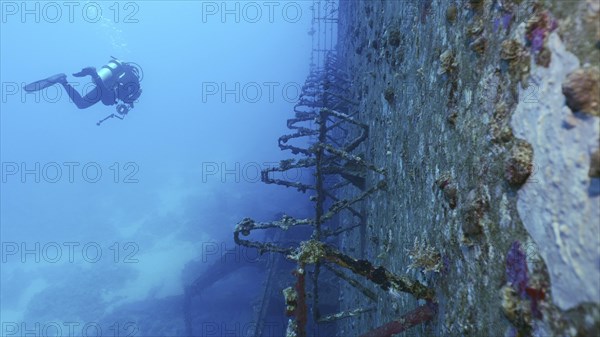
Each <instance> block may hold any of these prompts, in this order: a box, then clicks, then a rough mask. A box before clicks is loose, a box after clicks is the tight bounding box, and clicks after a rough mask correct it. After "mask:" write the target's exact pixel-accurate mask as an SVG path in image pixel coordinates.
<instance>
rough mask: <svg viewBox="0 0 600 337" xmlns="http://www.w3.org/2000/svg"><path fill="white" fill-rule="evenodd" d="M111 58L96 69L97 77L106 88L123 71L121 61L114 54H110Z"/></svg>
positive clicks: (110, 85)
mask: <svg viewBox="0 0 600 337" xmlns="http://www.w3.org/2000/svg"><path fill="white" fill-rule="evenodd" d="M111 58H112V60H110V61H109V62H108V63H107V64H106V65H104V66H102V68H100V70H98V77H100V79H101V80H102V82H103V83H104V85H105V86H106V87H107V88H112V86H113V85H114V83H115V82H116V80H117V79H118V78H119V77H120V76H121V75H123V73H124V72H125V70H124V67H123V62H121V61H119V60H118V59H117V58H116V57H114V56H111Z"/></svg>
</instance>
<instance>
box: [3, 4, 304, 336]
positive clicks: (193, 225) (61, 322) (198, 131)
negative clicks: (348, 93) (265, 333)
mask: <svg viewBox="0 0 600 337" xmlns="http://www.w3.org/2000/svg"><path fill="white" fill-rule="evenodd" d="M253 4H254V5H251V6H247V3H244V2H241V3H238V4H237V7H236V4H234V3H231V2H228V3H227V5H225V6H228V7H223V6H224V5H223V3H222V2H204V3H203V2H199V1H168V2H167V1H143V2H142V1H139V2H119V3H117V2H80V3H76V6H73V5H66V4H65V3H63V2H34V1H31V2H27V3H26V4H25V3H22V2H12V1H2V2H1V10H2V13H1V29H0V42H1V45H0V51H1V54H0V60H1V61H0V77H1V78H0V81H1V83H2V102H1V111H0V112H1V113H0V118H1V120H0V127H1V128H0V131H1V138H0V140H1V145H0V150H1V162H2V183H1V212H0V214H1V219H0V220H1V222H0V235H1V238H0V241H1V242H2V263H1V279H0V281H1V291H0V303H1V304H0V315H1V317H0V321H1V323H2V332H1V333H0V335H2V336H22V335H26V334H27V333H29V335H28V336H70V335H71V336H80V335H84V336H117V335H118V336H128V335H131V336H158V335H170V336H175V335H185V324H184V317H183V314H182V312H181V308H182V304H181V303H182V297H183V291H184V286H185V285H186V284H187V283H189V282H191V280H193V279H194V278H196V277H200V276H201V275H202V274H203V273H210V272H211V270H210V268H212V267H211V266H214V264H213V263H214V261H215V260H218V259H219V258H221V256H222V255H223V254H224V253H226V252H227V251H228V250H229V249H234V248H235V246H234V244H233V240H232V231H233V228H234V226H235V224H236V223H237V221H239V220H241V219H242V218H244V217H247V216H249V217H253V218H256V219H258V220H271V219H272V218H273V216H274V215H275V214H276V213H277V212H279V211H281V210H285V209H287V210H289V209H291V213H293V211H294V210H296V211H297V210H298V209H299V207H297V206H296V205H297V202H298V200H304V199H299V198H302V196H301V195H300V196H299V195H298V194H297V192H295V191H293V190H290V189H285V188H281V187H278V186H276V185H265V184H263V183H261V182H260V181H259V180H260V179H259V176H258V170H259V169H262V168H265V167H267V166H269V165H271V166H272V165H274V164H275V163H276V162H278V161H279V160H281V159H284V158H287V157H288V154H286V153H282V152H281V151H280V150H279V148H278V147H277V138H278V137H279V136H281V135H282V134H285V133H288V132H289V130H287V129H286V119H288V118H290V117H291V116H292V114H293V110H292V108H293V105H294V102H295V99H296V98H297V95H298V92H297V90H298V89H299V87H300V85H301V84H302V83H303V81H304V78H305V77H306V75H307V73H308V67H309V56H310V36H309V35H308V34H307V31H308V30H309V29H310V12H309V10H308V6H309V5H310V4H311V3H310V2H297V3H294V4H295V6H294V7H293V8H290V7H289V6H288V7H287V8H285V11H284V6H285V4H286V3H285V2H282V3H277V2H274V3H272V4H275V5H272V4H271V5H270V6H271V7H269V6H267V5H265V3H262V2H261V3H253ZM23 6H26V7H23ZM69 6H73V7H69ZM84 8H85V10H84ZM298 8H299V9H300V10H301V11H300V12H298V13H296V12H295V11H296V10H297V9H298ZM71 9H72V12H71V13H70V10H71ZM259 10H260V11H261V12H260V13H259V12H258V11H259ZM223 13H225V14H223ZM111 56H114V57H117V58H119V59H122V60H124V61H127V62H135V63H137V64H139V65H140V66H141V68H142V69H143V79H142V82H141V86H142V89H143V93H142V96H141V97H140V98H139V101H138V102H137V103H136V104H135V108H134V109H133V110H132V111H131V112H130V113H129V114H128V115H127V116H126V117H125V119H124V120H117V119H116V118H112V119H109V120H107V121H106V122H105V123H104V124H102V125H101V126H97V125H96V122H98V121H99V120H100V119H102V118H104V117H106V116H107V115H110V114H112V113H114V112H115V107H114V106H106V105H103V104H102V103H97V104H96V105H94V106H92V107H90V108H88V109H85V110H79V109H77V107H76V106H75V105H74V104H73V103H72V102H70V100H69V98H68V96H67V95H66V94H65V92H64V90H63V89H62V88H61V87H60V86H59V85H55V86H53V87H50V88H47V89H45V90H44V91H42V92H39V93H38V94H37V95H36V94H25V92H23V90H22V89H21V88H22V86H23V85H24V84H27V83H30V82H33V81H36V80H39V79H42V78H45V77H47V76H50V75H54V74H57V73H66V74H67V75H68V77H67V79H68V80H69V81H72V82H73V83H76V84H77V85H79V87H78V88H81V87H83V86H85V85H89V84H88V82H89V81H88V82H86V80H85V79H84V80H83V81H82V80H81V79H78V78H75V77H72V76H71V74H72V73H74V72H78V71H80V70H81V69H82V68H83V67H86V66H94V67H96V68H98V69H99V68H100V67H101V66H102V65H104V64H106V63H107V62H108V61H109V60H110V57H111ZM88 79H89V78H88ZM284 89H285V90H284ZM288 213H290V212H288ZM215 247H216V248H215ZM263 278H264V271H263V272H260V271H256V270H255V269H252V268H245V269H244V268H241V269H240V270H239V271H236V272H234V273H232V274H230V275H228V276H227V277H226V278H223V279H222V280H221V281H219V282H217V283H216V284H214V285H213V286H211V287H210V288H209V289H206V291H204V292H203V293H202V295H200V298H201V299H202V300H201V302H199V303H205V305H206V306H205V308H202V309H198V308H196V312H202V315H203V316H202V317H203V318H202V319H203V322H205V323H206V324H205V325H204V326H201V327H198V326H196V331H198V328H203V329H205V330H204V335H213V336H217V335H224V334H229V335H236V334H237V335H239V334H243V331H244V330H243V329H244V328H247V325H248V324H251V323H252V319H253V317H254V316H253V315H254V313H253V307H252V305H253V302H252V301H254V300H256V298H257V296H258V290H257V289H258V285H257V284H255V283H258V284H259V283H260V282H262V280H263ZM202 301H204V302H202ZM197 303H198V302H197ZM282 316H283V315H282ZM196 324H198V323H197V322H196ZM227 331H229V332H227Z"/></svg>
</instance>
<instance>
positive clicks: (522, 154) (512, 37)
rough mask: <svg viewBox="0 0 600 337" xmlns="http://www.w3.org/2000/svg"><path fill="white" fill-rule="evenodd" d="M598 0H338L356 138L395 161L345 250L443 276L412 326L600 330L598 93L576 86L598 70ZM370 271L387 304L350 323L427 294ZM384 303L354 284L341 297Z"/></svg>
mask: <svg viewBox="0 0 600 337" xmlns="http://www.w3.org/2000/svg"><path fill="white" fill-rule="evenodd" d="M598 11H600V4H598V2H597V1H583V0H582V1H577V2H572V3H566V2H562V1H554V2H552V1H547V2H543V1H536V2H527V1H513V0H502V1H488V0H480V1H475V0H471V1H429V0H425V1H419V2H405V1H348V2H346V1H342V2H340V5H339V41H338V55H339V58H340V60H341V61H342V62H343V70H344V71H345V72H346V73H347V74H348V75H349V76H350V78H351V82H352V88H351V90H352V93H351V96H352V97H355V98H358V99H359V105H358V106H357V107H356V111H355V113H356V115H354V116H355V118H357V119H358V120H360V121H361V122H363V123H365V124H367V125H368V126H369V138H368V140H367V141H366V142H365V143H363V144H362V145H361V146H360V147H359V148H358V149H357V150H356V151H355V152H357V153H360V154H361V155H362V156H364V158H365V160H367V161H370V162H372V163H374V164H375V165H376V166H378V167H382V168H384V169H385V170H386V172H387V176H386V180H387V189H386V190H384V191H379V192H378V193H376V194H374V195H373V196H371V197H370V199H369V200H368V201H367V202H366V203H365V204H364V206H363V211H364V213H365V220H364V224H363V225H364V229H363V230H362V231H352V232H347V233H345V234H344V235H343V237H342V239H341V240H342V244H341V248H342V249H343V250H344V251H346V252H348V254H350V255H352V256H354V257H356V258H362V259H367V260H370V261H371V262H373V263H375V264H378V265H383V266H385V267H386V268H388V269H389V270H391V271H393V272H395V273H397V274H401V275H405V274H407V275H409V276H411V277H413V278H415V279H418V280H420V281H421V282H422V283H424V284H426V285H427V286H429V287H431V288H433V289H434V290H435V302H437V303H438V312H437V315H436V316H435V317H434V318H433V319H432V320H431V321H430V322H428V323H426V324H422V325H419V326H417V327H414V328H412V329H410V330H408V331H407V332H404V335H406V336H413V335H414V336H434V335H435V336H448V335H453V336H460V335H468V336H517V335H519V336H527V335H536V336H553V335H560V336H588V335H599V334H600V298H599V293H598V289H600V251H599V249H600V248H599V247H600V238H599V235H600V230H599V227H600V223H599V221H600V220H598V219H599V218H600V214H599V209H600V192H599V190H600V183H599V179H598V178H597V177H594V176H593V174H592V172H593V171H594V170H595V169H594V168H593V167H590V165H592V166H593V165H594V164H593V154H594V153H595V152H596V151H598V147H599V134H600V130H599V129H600V128H599V118H598V117H596V116H597V115H596V116H595V115H594V109H597V108H598V107H597V97H599V96H600V93H599V94H597V95H596V94H595V93H594V91H596V90H598V83H597V77H596V79H595V82H594V76H591V77H586V81H577V80H575V81H574V83H575V84H574V85H571V84H565V83H566V82H567V80H566V79H567V77H568V75H569V74H571V73H572V72H573V71H575V70H576V69H578V68H582V69H584V70H585V71H586V72H591V73H594V72H595V71H597V69H598V66H599V63H600V60H598V57H597V55H598V48H599V47H600V46H599V45H598V41H599V40H600V38H599V37H600V35H598V34H600V33H599V31H598V21H597V20H594V19H593V18H597V17H598V13H599V12H598ZM582 73H583V72H582ZM588 78H591V80H587V79H588ZM578 85H579V86H578ZM572 87H574V88H572ZM565 88H566V89H565ZM563 92H564V94H563ZM573 92H575V93H576V94H572V93H573ZM587 93H590V94H589V95H588V94H587ZM565 95H567V96H568V95H571V96H574V97H571V98H572V100H578V99H579V100H583V102H578V103H580V105H579V106H584V107H586V108H585V109H587V110H589V111H573V110H574V109H575V108H574V106H573V105H571V104H569V105H567V103H566V102H567V98H569V97H567V98H565ZM575 96H576V97H575ZM586 97H587V98H586ZM594 99H596V101H595V102H596V103H594ZM595 104H596V105H595ZM590 107H591V108H590ZM580 110H581V109H580ZM588 172H589V174H588ZM369 178H370V181H371V183H375V182H376V181H377V179H379V178H378V177H376V175H373V176H371V177H369ZM368 181H369V179H368ZM348 193H352V191H350V190H348ZM342 221H344V220H343V219H342ZM348 221H350V220H349V219H348ZM364 285H365V286H367V287H369V288H370V289H371V290H373V291H375V292H376V294H377V302H376V304H375V308H376V309H375V310H374V311H370V312H368V313H365V314H362V315H358V316H356V317H353V318H352V319H346V320H343V321H341V322H340V323H339V325H338V334H339V335H340V336H354V335H360V334H361V333H365V332H366V331H368V330H369V329H372V328H373V327H377V326H380V325H382V324H385V323H387V322H389V321H391V320H393V319H395V318H398V317H400V316H401V315H403V314H404V313H406V312H408V311H410V310H412V309H414V308H416V307H417V306H418V305H419V304H422V302H421V303H420V302H419V301H417V300H415V299H414V298H413V297H411V296H410V295H408V294H401V295H398V294H390V293H386V292H384V291H382V290H381V289H378V288H376V287H374V286H372V285H371V284H368V283H364ZM373 305H374V303H373V301H372V300H371V299H369V298H368V297H366V296H364V295H363V294H362V293H360V292H358V291H357V290H356V289H355V288H353V287H350V286H348V285H342V291H341V297H340V306H341V308H342V309H345V310H352V309H357V308H363V307H371V306H373Z"/></svg>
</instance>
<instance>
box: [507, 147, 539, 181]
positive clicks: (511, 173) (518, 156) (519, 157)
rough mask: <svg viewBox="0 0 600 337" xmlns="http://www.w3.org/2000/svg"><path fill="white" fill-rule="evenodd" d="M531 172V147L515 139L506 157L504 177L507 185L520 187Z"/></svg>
mask: <svg viewBox="0 0 600 337" xmlns="http://www.w3.org/2000/svg"><path fill="white" fill-rule="evenodd" d="M532 170H533V147H532V146H531V144H529V143H528V142H526V141H524V140H522V139H517V140H516V142H515V144H514V145H513V147H512V149H511V150H510V153H509V155H508V160H507V161H506V165H505V170H504V177H505V178H506V180H507V181H508V183H509V184H511V185H513V186H521V185H523V184H524V183H525V181H527V178H529V176H530V175H531V172H532Z"/></svg>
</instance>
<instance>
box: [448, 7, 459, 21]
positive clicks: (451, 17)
mask: <svg viewBox="0 0 600 337" xmlns="http://www.w3.org/2000/svg"><path fill="white" fill-rule="evenodd" d="M457 14H458V9H457V8H456V5H450V7H448V9H447V10H446V20H448V22H450V23H453V22H454V21H455V20H456V15H457Z"/></svg>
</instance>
